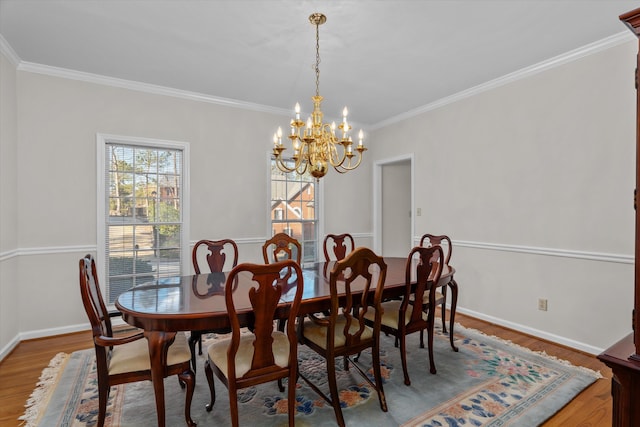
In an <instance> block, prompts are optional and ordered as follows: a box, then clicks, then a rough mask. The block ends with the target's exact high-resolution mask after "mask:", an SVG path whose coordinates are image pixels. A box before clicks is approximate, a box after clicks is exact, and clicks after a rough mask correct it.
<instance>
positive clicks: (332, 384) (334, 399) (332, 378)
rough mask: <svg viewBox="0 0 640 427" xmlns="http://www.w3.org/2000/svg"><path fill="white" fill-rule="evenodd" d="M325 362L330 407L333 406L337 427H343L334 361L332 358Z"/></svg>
mask: <svg viewBox="0 0 640 427" xmlns="http://www.w3.org/2000/svg"><path fill="white" fill-rule="evenodd" d="M326 360H327V374H328V375H327V377H328V378H327V381H328V383H329V394H330V396H331V406H333V412H335V414H336V421H337V423H338V425H339V426H340V427H344V417H343V416H342V409H340V394H339V393H338V383H337V381H336V360H335V358H333V357H329V358H327V359H326Z"/></svg>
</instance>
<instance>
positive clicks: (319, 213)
mask: <svg viewBox="0 0 640 427" xmlns="http://www.w3.org/2000/svg"><path fill="white" fill-rule="evenodd" d="M266 157H267V162H266V167H265V169H266V179H265V183H266V186H265V189H266V194H267V195H268V197H267V203H268V206H267V215H266V226H265V229H266V230H267V234H266V236H267V237H266V238H265V240H267V239H270V238H271V236H272V230H273V228H272V224H271V161H272V160H273V153H272V152H267V156H266ZM315 185H316V188H315V200H314V201H315V204H316V221H317V230H318V239H317V241H316V254H317V260H316V261H317V262H321V261H324V259H323V255H322V241H323V239H324V236H325V234H324V181H323V180H322V179H321V180H320V181H316V183H315ZM303 264H309V263H304V262H303Z"/></svg>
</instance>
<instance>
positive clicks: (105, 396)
mask: <svg viewBox="0 0 640 427" xmlns="http://www.w3.org/2000/svg"><path fill="white" fill-rule="evenodd" d="M103 383H106V381H105V382H98V427H103V426H104V420H105V418H106V416H107V401H108V400H109V389H110V388H111V387H109V385H108V384H106V386H105V385H103Z"/></svg>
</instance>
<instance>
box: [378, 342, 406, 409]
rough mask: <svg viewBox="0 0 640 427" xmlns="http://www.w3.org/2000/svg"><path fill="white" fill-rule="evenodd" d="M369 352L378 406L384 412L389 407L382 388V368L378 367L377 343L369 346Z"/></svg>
mask: <svg viewBox="0 0 640 427" xmlns="http://www.w3.org/2000/svg"><path fill="white" fill-rule="evenodd" d="M403 341H404V340H403ZM371 354H372V355H373V376H374V377H375V379H376V389H377V391H378V400H380V408H381V409H382V410H383V411H384V412H387V411H388V410H389V409H388V408H387V399H386V398H385V396H384V389H383V388H382V369H381V368H380V347H379V344H378V345H375V346H374V347H372V348H371ZM405 372H406V371H405ZM407 378H408V377H407Z"/></svg>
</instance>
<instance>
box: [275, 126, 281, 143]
mask: <svg viewBox="0 0 640 427" xmlns="http://www.w3.org/2000/svg"><path fill="white" fill-rule="evenodd" d="M276 134H277V135H278V145H282V128H281V127H280V126H278V132H276Z"/></svg>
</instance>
